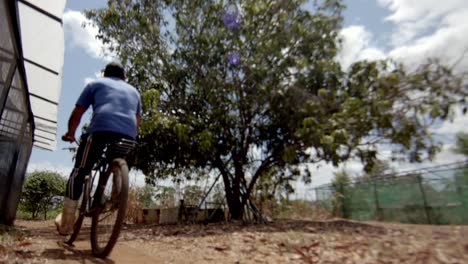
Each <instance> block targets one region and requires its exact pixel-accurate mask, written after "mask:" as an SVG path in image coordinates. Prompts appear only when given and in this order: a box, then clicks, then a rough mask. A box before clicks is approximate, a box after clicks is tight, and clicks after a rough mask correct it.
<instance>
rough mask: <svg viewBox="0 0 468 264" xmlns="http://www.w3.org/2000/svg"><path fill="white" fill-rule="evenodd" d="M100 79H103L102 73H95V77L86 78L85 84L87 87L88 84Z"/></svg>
mask: <svg viewBox="0 0 468 264" xmlns="http://www.w3.org/2000/svg"><path fill="white" fill-rule="evenodd" d="M99 77H102V73H101V72H100V71H99V72H95V73H94V77H86V78H85V79H84V84H85V85H87V84H88V83H90V82H92V81H94V80H96V79H97V78H99Z"/></svg>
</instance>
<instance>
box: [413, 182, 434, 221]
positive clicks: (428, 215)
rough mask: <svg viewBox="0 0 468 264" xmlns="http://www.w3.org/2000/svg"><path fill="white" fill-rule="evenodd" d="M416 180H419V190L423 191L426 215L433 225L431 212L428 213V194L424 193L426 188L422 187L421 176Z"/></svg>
mask: <svg viewBox="0 0 468 264" xmlns="http://www.w3.org/2000/svg"><path fill="white" fill-rule="evenodd" d="M416 178H417V179H418V185H419V190H420V191H421V195H422V198H423V204H424V212H425V213H426V218H427V222H428V223H429V224H432V221H431V216H430V214H429V211H428V209H429V207H428V205H427V199H426V193H425V192H424V188H423V186H422V177H421V175H417V176H416Z"/></svg>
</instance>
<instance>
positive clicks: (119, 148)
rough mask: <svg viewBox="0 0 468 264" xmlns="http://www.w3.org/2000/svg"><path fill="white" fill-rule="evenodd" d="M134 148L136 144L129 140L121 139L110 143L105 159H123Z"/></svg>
mask: <svg viewBox="0 0 468 264" xmlns="http://www.w3.org/2000/svg"><path fill="white" fill-rule="evenodd" d="M135 146H136V142H135V141H134V140H131V139H126V138H122V139H119V140H117V141H114V142H112V143H111V144H109V146H107V151H106V152H107V157H112V158H114V157H125V156H127V155H128V154H129V153H130V152H131V151H132V150H133V149H134V148H135Z"/></svg>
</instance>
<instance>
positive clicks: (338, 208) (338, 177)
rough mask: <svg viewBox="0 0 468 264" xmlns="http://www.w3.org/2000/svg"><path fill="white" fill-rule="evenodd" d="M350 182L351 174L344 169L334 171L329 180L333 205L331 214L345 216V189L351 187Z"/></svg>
mask: <svg viewBox="0 0 468 264" xmlns="http://www.w3.org/2000/svg"><path fill="white" fill-rule="evenodd" d="M350 183H351V176H350V175H349V173H348V172H347V171H346V170H344V169H343V170H341V171H338V172H335V173H334V177H333V180H332V182H331V187H332V188H333V190H334V194H333V197H332V206H333V215H335V216H340V217H346V212H345V211H346V208H345V200H346V197H345V195H346V194H345V189H346V188H347V187H348V189H351V188H349V187H351V186H350Z"/></svg>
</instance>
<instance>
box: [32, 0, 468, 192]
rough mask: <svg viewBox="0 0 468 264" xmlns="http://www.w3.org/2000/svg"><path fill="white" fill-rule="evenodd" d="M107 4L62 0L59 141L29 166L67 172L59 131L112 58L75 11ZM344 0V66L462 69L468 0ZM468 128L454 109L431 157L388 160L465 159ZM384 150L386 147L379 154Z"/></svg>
mask: <svg viewBox="0 0 468 264" xmlns="http://www.w3.org/2000/svg"><path fill="white" fill-rule="evenodd" d="M106 4H107V1H103V0H96V1H79V0H68V1H67V5H66V8H65V12H64V15H63V27H64V34H65V57H64V66H63V75H62V92H61V97H60V101H59V110H58V130H57V140H58V144H57V148H56V150H55V151H46V150H42V149H38V148H34V149H33V151H32V155H31V159H30V162H29V166H28V172H31V171H34V170H43V169H48V170H53V171H57V172H59V173H61V174H63V175H64V176H68V175H69V173H70V171H71V168H72V166H73V163H72V154H71V153H70V152H69V151H67V150H66V149H65V148H67V147H70V146H71V145H70V144H68V143H64V142H61V141H60V137H61V135H63V134H64V133H65V132H66V130H67V121H68V117H69V115H70V113H71V111H72V109H73V107H74V104H75V101H76V99H77V98H78V96H79V94H80V92H81V91H82V89H83V88H84V85H85V84H86V83H87V82H89V81H90V80H92V79H93V78H96V77H97V76H98V75H99V73H100V71H101V69H102V68H104V66H105V64H106V63H107V62H109V61H110V60H111V58H110V57H108V56H104V55H103V54H102V53H101V52H100V51H101V49H102V47H103V45H102V43H101V42H100V41H98V40H97V39H96V38H95V35H96V33H97V32H98V29H97V28H94V27H86V28H83V27H82V26H81V25H82V23H83V22H84V21H85V17H84V16H83V15H82V13H80V12H81V11H82V10H84V9H91V8H99V7H105V6H106ZM345 4H346V5H347V9H346V10H345V12H344V18H345V21H344V27H343V29H342V30H341V32H340V34H341V36H342V37H343V39H344V42H343V48H342V50H341V51H340V53H339V55H338V57H337V59H338V60H339V61H340V63H341V64H342V65H343V67H344V68H347V67H349V65H351V64H352V63H353V62H355V61H358V60H363V59H367V60H378V59H384V58H392V59H395V60H397V61H399V62H403V63H405V64H406V65H407V66H408V67H409V68H412V67H416V66H417V65H420V64H421V63H423V62H424V61H425V60H426V59H427V58H430V57H436V58H439V59H440V60H441V61H442V62H444V63H446V64H448V65H455V70H456V71H464V70H465V69H467V67H468V55H466V52H467V51H468V38H467V37H466V33H467V32H468V23H466V18H467V17H468V1H466V0H445V1H438V0H346V1H345ZM309 5H310V3H308V4H307V5H306V7H307V6H309ZM90 114H91V113H90V110H88V112H87V113H86V115H85V117H84V118H83V120H89V116H90ZM467 128H468V116H466V115H465V116H463V115H461V112H460V111H459V110H457V111H456V113H455V119H454V120H453V122H446V123H443V124H441V125H439V126H438V127H435V128H434V130H433V131H434V133H435V134H436V135H437V139H438V140H441V141H442V142H444V144H445V145H444V147H443V151H442V152H441V153H440V154H439V155H438V156H437V158H436V160H434V161H433V162H424V163H422V164H408V163H397V164H392V166H393V167H394V168H395V169H396V170H397V171H405V170H410V169H415V168H419V167H429V166H433V165H440V164H446V163H451V162H457V161H463V160H464V158H463V156H461V155H457V154H455V153H453V151H452V149H453V144H454V138H455V134H456V133H457V132H461V131H463V130H465V132H466V130H467ZM77 131H80V130H77ZM386 154H387V153H386V152H385V151H384V152H383V155H382V156H381V157H385V155H386ZM341 168H346V170H348V171H350V172H351V174H353V175H357V174H358V173H360V172H361V170H362V165H361V164H360V163H359V162H356V161H350V162H347V163H346V164H343V165H342V166H340V167H339V168H334V167H332V166H330V165H328V164H319V168H317V166H316V165H314V166H310V169H311V171H312V183H311V184H309V185H304V184H303V183H300V182H298V183H296V184H295V186H296V188H297V189H298V195H300V196H306V195H307V191H308V190H310V189H311V188H312V187H315V186H319V185H322V184H325V183H328V182H330V180H331V178H332V177H333V172H334V171H337V170H339V169H341ZM131 182H132V183H133V184H137V185H140V184H142V183H143V182H144V180H143V176H142V175H141V173H138V172H133V174H132V177H131Z"/></svg>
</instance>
